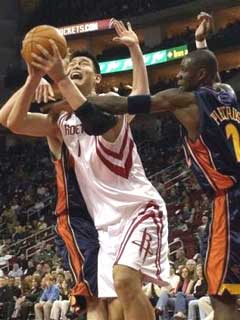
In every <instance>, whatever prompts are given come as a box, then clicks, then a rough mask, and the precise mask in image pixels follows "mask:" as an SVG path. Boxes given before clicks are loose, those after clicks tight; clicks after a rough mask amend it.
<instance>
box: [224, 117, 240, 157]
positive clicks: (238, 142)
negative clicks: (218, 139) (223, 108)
mask: <svg viewBox="0 0 240 320" xmlns="http://www.w3.org/2000/svg"><path fill="white" fill-rule="evenodd" d="M225 131H226V135H227V139H230V138H231V139H232V142H233V149H234V152H235V156H236V159H237V161H238V162H240V135H239V132H238V129H237V128H236V127H235V126H234V125H233V124H231V123H229V124H227V125H226V127H225Z"/></svg>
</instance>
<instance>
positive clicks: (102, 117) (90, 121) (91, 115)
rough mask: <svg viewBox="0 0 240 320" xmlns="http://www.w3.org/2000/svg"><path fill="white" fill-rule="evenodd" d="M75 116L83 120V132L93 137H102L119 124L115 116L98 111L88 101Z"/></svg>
mask: <svg viewBox="0 0 240 320" xmlns="http://www.w3.org/2000/svg"><path fill="white" fill-rule="evenodd" d="M75 114H76V116H77V117H78V118H79V119H80V120H81V123H82V127H83V130H84V131H85V132H86V133H87V134H88V135H91V136H101V135H103V134H104V133H106V132H107V131H108V130H110V129H112V128H113V127H114V126H115V125H116V123H117V117H116V116H115V115H112V114H110V113H107V112H104V111H102V110H100V109H98V108H97V107H96V105H94V104H92V103H90V102H88V101H86V102H84V104H83V105H81V107H80V108H78V109H77V110H76V111H75Z"/></svg>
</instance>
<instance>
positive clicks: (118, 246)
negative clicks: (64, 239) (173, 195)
mask: <svg viewBox="0 0 240 320" xmlns="http://www.w3.org/2000/svg"><path fill="white" fill-rule="evenodd" d="M98 235H99V242H100V250H99V255H98V292H99V297H100V298H104V297H116V296H117V294H116V292H115V289H114V285H113V277H112V272H113V265H114V264H119V265H124V266H128V267H131V268H133V269H135V270H138V271H140V272H141V273H142V276H143V281H145V282H153V283H156V284H158V285H160V286H166V285H168V278H169V261H168V224H167V212H166V207H165V205H164V204H162V203H161V205H160V206H158V204H156V203H149V204H147V205H146V206H145V207H144V208H142V209H140V210H137V212H136V213H134V214H133V215H132V216H131V217H130V218H129V219H127V220H126V219H122V220H121V222H120V223H118V224H115V225H111V226H109V227H107V228H106V230H98Z"/></svg>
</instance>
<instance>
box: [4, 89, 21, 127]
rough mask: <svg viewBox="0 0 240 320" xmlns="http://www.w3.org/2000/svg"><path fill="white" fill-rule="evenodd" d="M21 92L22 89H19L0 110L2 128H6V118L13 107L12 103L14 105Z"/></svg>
mask: <svg viewBox="0 0 240 320" xmlns="http://www.w3.org/2000/svg"><path fill="white" fill-rule="evenodd" d="M22 90H23V89H22V88H21V89H19V90H18V91H17V92H15V93H14V94H13V95H12V96H11V97H10V98H9V99H8V101H7V102H6V103H5V104H4V105H3V107H2V108H1V110H0V124H1V125H2V126H4V127H7V120H8V116H9V114H10V112H11V110H12V108H13V106H14V103H15V101H16V99H17V97H18V96H19V95H20V93H21V91H22Z"/></svg>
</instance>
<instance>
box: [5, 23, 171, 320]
mask: <svg viewBox="0 0 240 320" xmlns="http://www.w3.org/2000/svg"><path fill="white" fill-rule="evenodd" d="M117 29H118V33H119V35H120V37H121V38H122V39H123V38H124V37H122V35H123V34H125V39H124V40H123V41H122V42H125V44H126V42H128V41H129V35H130V34H131V33H132V30H131V28H130V26H129V30H125V29H124V26H123V24H121V23H119V24H118V27H117ZM118 39H119V38H118ZM128 43H129V44H130V45H129V48H130V52H131V56H132V59H133V60H134V59H135V62H134V61H133V62H134V63H133V65H134V66H135V67H134V74H135V75H134V77H133V78H134V85H133V89H135V94H136V92H139V93H146V90H147V91H148V81H147V77H146V70H145V68H143V67H142V66H143V59H142V54H141V50H140V48H139V46H138V44H137V45H136V43H134V45H133V43H131V41H130V42H128ZM52 45H53V49H54V56H51V55H50V54H49V53H48V52H47V51H46V50H45V49H44V48H41V47H40V48H39V49H40V50H41V51H42V54H43V56H44V57H45V58H43V56H42V57H40V56H34V58H35V63H34V65H35V66H36V67H38V68H40V69H42V70H44V71H45V72H47V73H48V74H49V75H50V77H52V79H53V80H54V81H55V82H56V83H57V84H58V87H59V89H60V91H61V93H62V94H63V96H64V97H65V98H66V99H67V101H68V102H69V104H70V106H71V108H73V109H77V106H78V105H80V104H82V103H83V102H84V101H85V98H84V96H83V95H82V94H81V92H80V91H79V90H78V89H77V87H76V86H75V85H74V83H73V82H72V80H71V77H72V78H73V77H75V75H77V74H80V75H81V77H79V78H78V79H79V82H80V83H81V82H82V81H83V80H85V79H83V78H84V75H86V73H85V74H84V72H83V71H82V69H81V68H82V67H81V66H82V65H83V64H85V65H86V64H87V65H88V67H89V61H88V59H82V57H75V58H74V59H73V60H72V61H71V62H70V64H69V69H70V71H69V75H70V77H67V76H66V75H65V73H64V71H63V62H62V60H61V58H60V55H59V53H58V51H57V48H56V46H55V44H54V43H52ZM136 62H137V63H136ZM71 63H72V64H71ZM91 66H92V64H91ZM136 71H137V72H136ZM32 77H33V78H34V75H33V76H32ZM90 80H91V81H92V83H93V84H94V85H95V84H96V82H97V80H98V78H97V77H96V74H93V73H91V79H90ZM35 82H36V80H35ZM34 86H36V83H35V84H34V81H33V79H31V82H28V83H27V84H26V85H25V88H24V90H23V92H24V93H23V94H22V95H21V96H20V98H19V99H18V103H17V104H18V108H17V110H14V112H11V114H10V116H9V124H10V126H11V125H12V127H14V126H15V130H16V131H17V129H16V128H17V126H18V125H19V126H20V127H21V128H22V127H23V125H24V126H25V130H26V128H27V129H28V130H30V131H31V132H32V134H33V133H34V134H35V135H40V131H41V135H43V132H44V133H45V135H47V136H48V135H51V136H52V135H54V136H56V132H58V135H60V136H61V138H63V140H64V142H65V144H66V145H67V147H68V149H69V152H70V153H71V155H72V157H73V159H74V168H75V172H76V176H77V179H78V182H79V185H80V186H81V190H82V193H83V196H84V199H85V201H86V203H87V207H88V210H89V212H90V214H91V215H92V217H93V219H94V222H95V225H96V227H97V228H98V232H99V240H100V253H99V266H100V267H99V269H100V270H99V289H100V291H101V290H102V292H103V293H102V296H104V294H105V295H106V293H104V290H105V289H106V290H112V291H113V286H112V269H113V275H114V286H115V289H116V291H117V294H118V297H119V299H120V301H121V302H122V304H123V308H124V316H125V319H127V320H130V319H131V320H135V319H145V320H152V319H154V313H153V310H152V308H151V305H150V303H149V301H148V299H147V298H146V297H145V295H144V294H143V292H142V290H141V283H142V279H143V277H145V278H146V279H150V280H152V281H155V282H157V283H161V284H165V283H166V281H167V278H168V270H169V265H168V258H167V254H168V248H167V219H166V209H165V205H164V202H163V200H162V199H161V197H160V196H159V194H158V193H157V191H156V190H155V189H154V188H153V187H152V186H151V184H150V183H149V182H148V180H147V179H146V176H145V174H144V171H143V168H142V164H141V161H140V159H139V156H138V154H137V151H136V146H135V145H134V142H133V140H132V136H131V133H130V129H129V126H128V123H127V120H126V118H117V119H116V118H114V119H113V120H112V124H113V125H112V129H110V128H108V129H110V130H107V131H106V132H105V133H104V132H103V133H104V134H103V135H102V137H96V138H95V137H93V136H89V135H87V134H86V132H88V133H93V134H96V129H97V128H96V124H97V125H98V127H99V126H100V127H101V126H102V123H98V122H97V120H98V118H97V117H95V116H94V114H93V113H91V114H90V118H92V117H93V118H94V117H95V118H94V120H96V121H95V125H93V126H92V127H91V128H90V129H91V130H90V129H89V127H88V125H87V124H86V118H88V116H89V109H88V106H87V105H85V106H84V107H81V108H80V109H79V110H77V111H76V112H75V113H68V114H62V115H61V116H60V118H59V121H58V126H59V128H60V130H61V132H59V131H58V129H57V127H56V126H55V125H54V126H53V125H52V124H51V123H49V121H46V118H43V117H41V119H38V120H39V121H35V122H36V123H35V126H34V128H33V121H32V120H33V118H31V119H30V120H31V121H28V120H29V119H28V117H26V112H27V111H28V110H27V108H29V105H28V104H29V99H31V97H29V95H28V94H29V93H30V92H31V94H33V87H34ZM82 88H83V86H82ZM82 88H81V89H82ZM146 88H147V89H146ZM34 89H35V88H34ZM85 89H86V88H85ZM88 90H89V88H88ZM82 91H83V93H84V94H85V95H87V92H86V91H85V92H84V90H82ZM143 91H144V92H143ZM90 93H91V90H90ZM30 96H31V95H30ZM26 106H27V107H26ZM15 109H16V108H15ZM71 110H72V109H71ZM90 112H92V110H90ZM24 117H25V118H24ZM79 118H80V119H81V120H79ZM27 119H28V120H27ZM23 120H24V121H23ZM36 120H37V119H36ZM88 120H90V119H89V118H88ZM91 120H93V119H91ZM16 123H17V125H16ZM13 124H14V125H13ZM28 126H29V127H28ZM113 263H115V265H114V267H113ZM108 281H109V283H108ZM109 292H110V291H109ZM113 293H114V292H113Z"/></svg>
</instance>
